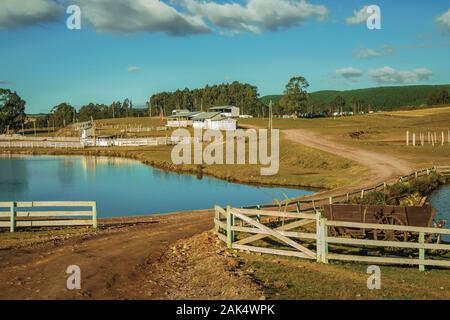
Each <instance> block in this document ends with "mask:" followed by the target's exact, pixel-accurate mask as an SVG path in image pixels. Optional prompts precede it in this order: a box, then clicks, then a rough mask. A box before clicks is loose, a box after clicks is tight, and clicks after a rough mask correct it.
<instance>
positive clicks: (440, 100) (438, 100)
mask: <svg viewBox="0 0 450 320" xmlns="http://www.w3.org/2000/svg"><path fill="white" fill-rule="evenodd" d="M449 102H450V98H449V95H448V91H447V90H446V89H440V90H436V91H434V92H432V93H431V94H430V95H429V96H428V100H427V104H428V105H430V106H432V105H437V104H447V103H449Z"/></svg>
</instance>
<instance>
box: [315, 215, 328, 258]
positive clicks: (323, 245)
mask: <svg viewBox="0 0 450 320" xmlns="http://www.w3.org/2000/svg"><path fill="white" fill-rule="evenodd" d="M316 236H317V253H316V255H317V257H316V258H317V262H321V263H328V258H327V255H328V243H327V237H328V227H327V219H326V218H322V215H321V214H320V212H317V213H316Z"/></svg>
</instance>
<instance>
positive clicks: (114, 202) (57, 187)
mask: <svg viewBox="0 0 450 320" xmlns="http://www.w3.org/2000/svg"><path fill="white" fill-rule="evenodd" d="M0 161H1V163H0V164H1V165H0V182H1V183H0V201H12V200H15V201H19V200H22V201H23V200H28V201H32V200H34V201H44V200H46V201H50V200H54V201H57V200H61V201H63V200H73V201H76V200H86V201H88V200H95V201H97V204H98V212H99V215H100V216H103V217H111V216H126V215H141V214H150V213H161V212H171V211H180V210H194V209H204V208H211V207H212V206H214V205H215V204H218V205H222V206H226V205H233V206H246V205H253V204H258V203H268V202H271V201H273V200H274V199H284V198H285V196H284V194H286V195H288V196H289V197H294V196H299V195H303V194H307V193H309V192H307V191H304V190H295V189H283V188H258V187H254V186H247V185H239V184H234V183H228V182H225V181H221V180H218V179H214V178H210V177H206V176H204V177H203V178H202V179H201V180H198V178H197V177H196V176H195V175H185V174H176V173H172V172H165V171H162V170H158V169H154V168H152V167H149V166H146V165H143V164H141V163H140V162H138V161H135V160H129V159H124V158H108V157H83V156H76V157H67V156H35V157H34V156H10V157H1V158H0Z"/></svg>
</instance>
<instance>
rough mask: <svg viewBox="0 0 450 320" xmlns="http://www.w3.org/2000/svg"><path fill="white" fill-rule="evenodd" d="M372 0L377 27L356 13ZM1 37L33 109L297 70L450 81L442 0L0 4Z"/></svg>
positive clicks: (0, 81)
mask: <svg viewBox="0 0 450 320" xmlns="http://www.w3.org/2000/svg"><path fill="white" fill-rule="evenodd" d="M72 3H76V4H77V5H79V7H80V8H81V30H68V29H67V27H66V19H67V17H68V16H69V15H68V14H66V13H65V9H66V7H67V6H68V5H69V4H72ZM371 4H375V5H378V6H379V7H380V9H381V23H382V29H381V30H369V29H368V28H367V26H366V17H364V14H365V10H364V11H361V12H360V13H359V14H358V12H359V11H360V10H361V9H364V7H365V6H367V5H371ZM27 6H28V7H27ZM352 17H353V19H352ZM361 17H362V18H361ZM359 18H361V19H359ZM0 40H1V50H0V59H1V61H2V67H1V69H0V87H6V88H11V89H13V90H16V91H17V92H18V93H19V94H20V95H21V96H22V97H23V98H24V99H25V100H26V101H27V112H29V113H36V112H47V111H48V110H50V109H51V108H52V107H53V106H54V105H56V104H58V103H60V102H63V101H66V102H69V103H71V104H73V105H75V106H78V107H79V106H81V105H83V104H86V103H89V102H98V103H107V104H109V103H111V102H112V101H113V100H122V99H124V98H130V99H132V100H133V102H134V103H135V105H136V104H137V105H141V104H143V103H144V102H145V101H147V100H148V98H149V97H150V96H151V95H152V94H153V93H156V92H159V91H163V90H166V91H172V90H176V89H177V88H184V87H189V88H196V87H203V86H205V85H206V84H218V83H222V82H231V81H234V80H237V81H241V82H248V83H251V84H254V85H256V86H257V87H258V88H259V92H260V94H261V95H266V94H276V93H281V92H282V91H283V88H284V85H285V84H286V82H287V81H288V79H289V78H290V77H291V76H295V75H302V76H305V77H306V78H307V79H308V81H309V82H310V84H311V87H310V91H318V90H325V89H337V90H346V89H354V88H364V87H373V86H386V85H404V84H441V83H450V65H449V57H450V2H449V1H444V0H430V1H406V0H400V1H392V0H387V1H374V2H367V1H350V0H343V1H331V0H308V1H305V0H303V1H302V0H241V1H238V0H229V1H219V0H215V1H212V0H211V1H203V0H172V1H170V2H158V1H157V0H109V1H106V0H74V1H71V2H70V3H68V2H67V1H65V0H32V1H29V2H25V3H21V4H20V6H19V5H18V1H16V0H2V2H1V3H0Z"/></svg>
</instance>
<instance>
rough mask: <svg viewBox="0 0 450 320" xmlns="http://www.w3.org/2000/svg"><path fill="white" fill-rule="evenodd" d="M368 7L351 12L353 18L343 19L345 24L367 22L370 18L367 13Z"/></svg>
mask: <svg viewBox="0 0 450 320" xmlns="http://www.w3.org/2000/svg"><path fill="white" fill-rule="evenodd" d="M367 8H368V6H364V7H362V8H361V9H359V10H356V11H353V16H351V17H348V18H346V19H345V22H346V23H347V24H360V23H363V22H366V21H367V18H369V17H370V14H369V13H367Z"/></svg>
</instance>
